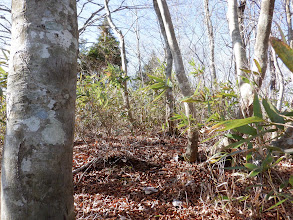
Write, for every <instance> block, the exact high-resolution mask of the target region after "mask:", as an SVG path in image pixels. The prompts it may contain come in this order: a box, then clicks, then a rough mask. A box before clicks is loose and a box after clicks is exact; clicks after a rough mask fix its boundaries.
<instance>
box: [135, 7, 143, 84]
mask: <svg viewBox="0 0 293 220" xmlns="http://www.w3.org/2000/svg"><path fill="white" fill-rule="evenodd" d="M135 17H136V21H135V30H134V31H135V37H136V51H137V59H138V74H139V76H140V78H141V83H142V87H144V76H143V73H142V65H141V53H140V33H139V31H140V28H139V23H138V15H137V9H135Z"/></svg>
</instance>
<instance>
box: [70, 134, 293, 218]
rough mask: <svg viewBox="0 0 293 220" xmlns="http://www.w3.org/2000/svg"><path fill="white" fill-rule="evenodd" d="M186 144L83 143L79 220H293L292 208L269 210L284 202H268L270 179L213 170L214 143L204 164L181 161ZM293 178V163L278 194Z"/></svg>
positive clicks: (157, 137)
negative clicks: (210, 160) (210, 159)
mask: <svg viewBox="0 0 293 220" xmlns="http://www.w3.org/2000/svg"><path fill="white" fill-rule="evenodd" d="M186 141H187V140H186V139H185V138H184V137H169V136H165V135H163V134H161V133H153V134H146V133H143V132H135V134H130V133H129V134H120V135H117V136H108V135H106V134H103V133H101V134H99V135H97V136H96V137H94V138H88V139H87V140H81V141H76V142H75V146H74V160H73V163H74V165H73V170H75V173H74V186H75V193H74V199H75V210H76V219H121V220H126V219H278V218H279V219H292V216H293V206H292V204H291V203H290V202H284V203H282V204H281V205H279V206H277V207H275V208H271V209H270V210H267V209H268V208H270V207H272V206H273V205H274V204H276V203H277V202H279V201H278V200H277V199H276V198H274V199H270V200H267V199H265V198H267V197H266V195H267V194H268V193H269V191H268V188H270V187H268V183H267V182H266V181H265V180H264V179H260V178H261V177H252V178H242V177H241V176H239V175H238V174H239V173H240V172H241V171H239V170H226V169H223V168H224V167H225V165H226V166H230V165H231V164H229V163H228V162H229V161H227V162H225V161H221V162H218V163H215V164H211V163H209V162H207V155H206V150H207V149H208V147H209V143H205V144H201V145H200V148H199V161H198V162H197V163H194V164H190V163H187V162H185V161H183V160H180V157H179V158H178V155H182V154H183V151H184V146H185V145H186ZM80 167H83V168H81V169H79V170H77V169H78V168H80ZM292 173H293V164H292V161H289V160H287V161H284V162H281V163H280V166H278V167H276V168H274V170H272V171H271V177H272V178H273V179H274V178H275V179H276V181H275V182H276V186H274V187H276V189H277V190H278V187H279V186H278V185H277V183H278V180H277V176H279V177H281V178H288V177H289V176H290V174H292ZM260 182H261V183H262V187H261V190H258V189H259V188H260V187H259V185H260ZM257 185H258V186H257ZM148 187H149V188H148ZM283 190H284V191H286V188H284V189H283ZM289 193H291V194H293V192H289Z"/></svg>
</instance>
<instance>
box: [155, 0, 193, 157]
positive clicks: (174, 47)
mask: <svg viewBox="0 0 293 220" xmlns="http://www.w3.org/2000/svg"><path fill="white" fill-rule="evenodd" d="M157 3H158V7H159V10H160V14H161V17H162V20H163V23H164V29H165V31H166V35H167V40H168V44H169V46H170V50H171V52H172V56H173V59H174V65H175V74H176V78H177V81H178V83H179V89H180V91H181V93H182V95H183V96H185V97H186V96H191V95H193V92H192V89H191V86H190V83H189V81H188V78H187V76H186V74H185V70H184V65H183V60H182V56H181V52H180V49H179V45H178V42H177V39H176V36H175V32H174V27H173V23H172V19H171V15H170V12H169V8H168V5H167V2H166V0H157ZM185 112H186V116H187V117H189V116H190V115H191V116H192V117H193V118H196V110H195V106H194V104H193V103H185ZM189 123H190V121H189ZM197 156H198V130H197V128H196V127H195V126H194V127H193V126H191V123H190V125H189V129H188V144H187V146H186V153H185V157H186V159H187V160H188V161H190V162H194V161H196V160H197Z"/></svg>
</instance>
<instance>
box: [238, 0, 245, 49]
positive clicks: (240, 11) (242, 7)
mask: <svg viewBox="0 0 293 220" xmlns="http://www.w3.org/2000/svg"><path fill="white" fill-rule="evenodd" d="M245 8H246V0H240V5H239V6H238V11H237V12H238V23H239V31H240V36H241V39H242V45H243V48H244V49H245V48H246V45H245V39H244V37H245V36H244V29H245V25H244V12H245Z"/></svg>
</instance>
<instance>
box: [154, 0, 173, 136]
mask: <svg viewBox="0 0 293 220" xmlns="http://www.w3.org/2000/svg"><path fill="white" fill-rule="evenodd" d="M153 4H154V9H155V12H156V15H157V18H158V21H159V25H160V29H161V33H162V35H163V38H164V41H165V50H166V58H167V59H166V60H167V62H166V69H165V75H166V82H167V81H168V80H170V81H172V79H171V75H172V66H173V56H172V52H171V49H170V46H169V43H168V39H167V34H166V31H165V28H164V22H163V19H162V16H161V13H160V9H159V6H158V3H157V1H156V0H153ZM174 108H175V104H174V96H173V89H172V88H171V87H168V88H167V91H166V121H167V124H168V130H169V131H168V132H169V133H170V134H171V135H174V134H175V130H176V129H175V123H174V121H172V120H171V117H172V116H173V114H174Z"/></svg>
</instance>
